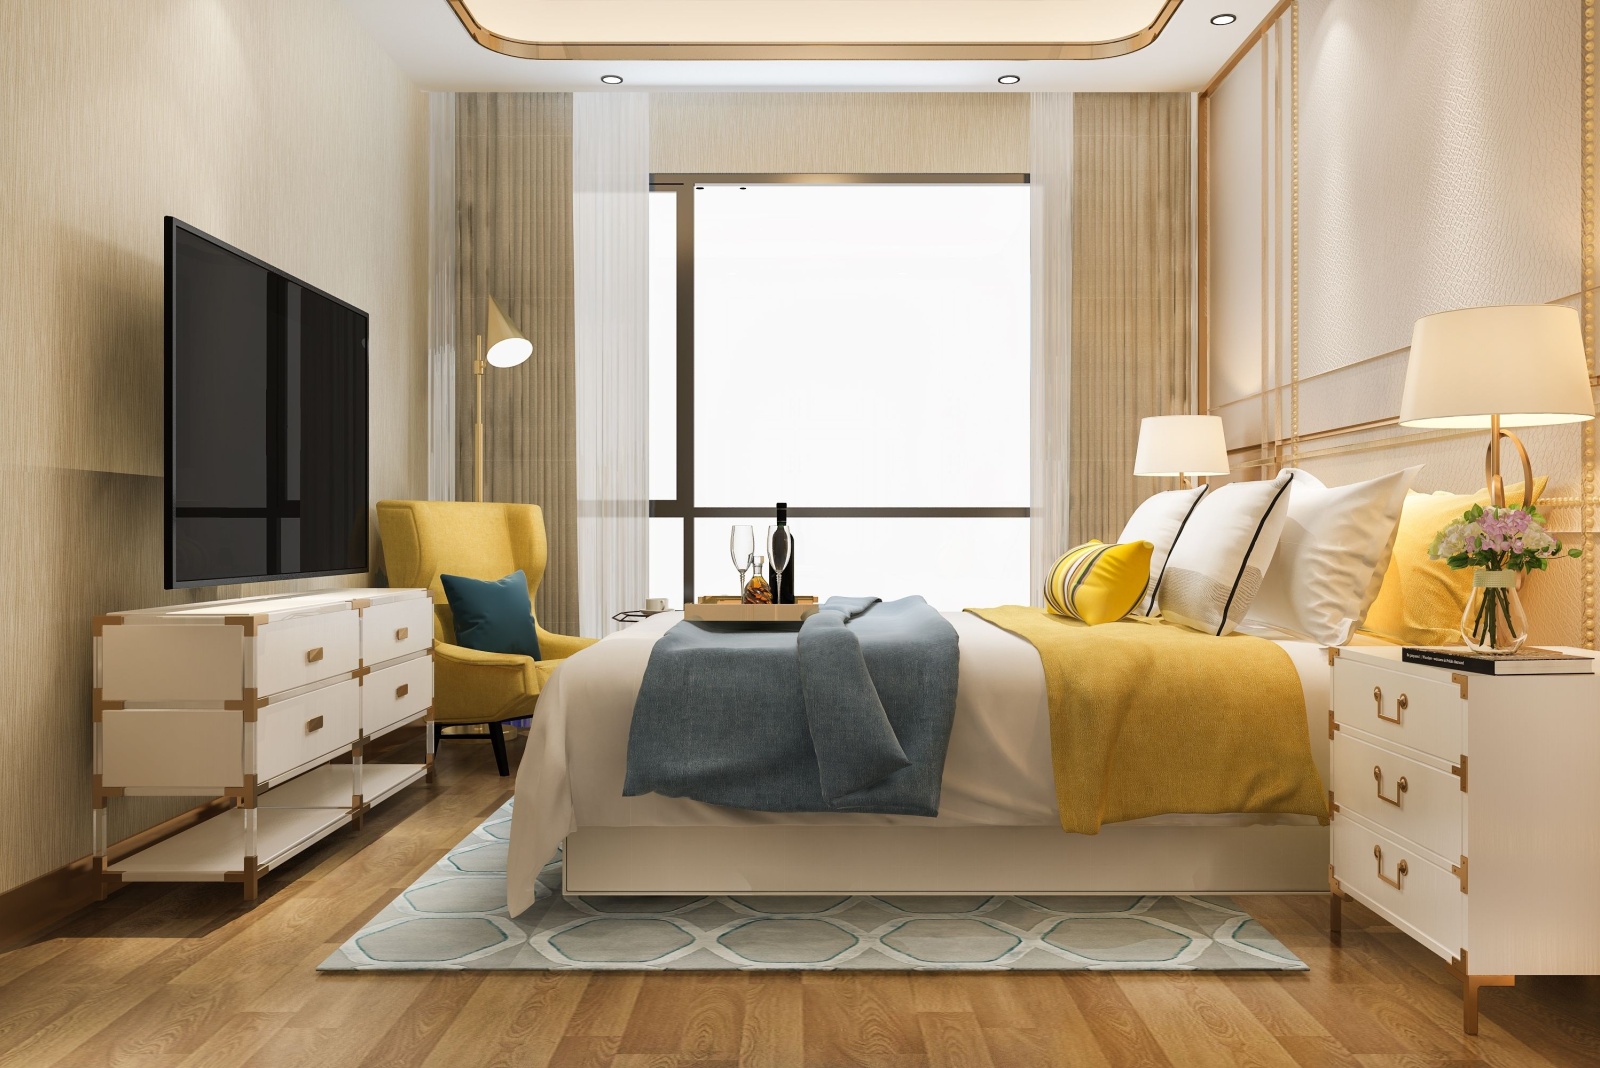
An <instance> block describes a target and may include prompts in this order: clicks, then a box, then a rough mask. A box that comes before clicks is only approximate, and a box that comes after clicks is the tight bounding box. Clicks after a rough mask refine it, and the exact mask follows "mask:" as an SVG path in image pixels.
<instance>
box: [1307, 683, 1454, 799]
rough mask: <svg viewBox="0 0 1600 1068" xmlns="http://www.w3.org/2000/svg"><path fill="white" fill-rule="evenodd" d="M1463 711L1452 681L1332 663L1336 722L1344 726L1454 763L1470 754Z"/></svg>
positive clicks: (1334, 716)
mask: <svg viewBox="0 0 1600 1068" xmlns="http://www.w3.org/2000/svg"><path fill="white" fill-rule="evenodd" d="M1465 711H1466V702H1465V701H1463V700H1462V698H1461V688H1460V687H1459V686H1457V685H1456V684H1455V683H1453V682H1451V681H1449V680H1448V679H1439V680H1435V679H1424V678H1418V677H1417V676H1416V675H1408V674H1404V673H1402V672H1399V671H1391V670H1389V669H1387V668H1381V667H1374V666H1372V665H1370V664H1363V663H1361V662H1359V661H1356V660H1346V659H1340V660H1336V661H1334V668H1333V718H1334V719H1335V720H1336V721H1337V722H1339V723H1340V724H1342V725H1344V726H1347V727H1355V728H1356V729H1358V730H1363V731H1366V732H1367V733H1368V734H1372V735H1375V736H1377V737H1379V738H1381V739H1383V740H1384V741H1386V742H1393V743H1395V744H1396V745H1404V746H1409V747H1410V748H1412V749H1416V750H1418V751H1420V752H1423V753H1427V754H1428V755H1430V756H1436V757H1438V758H1439V759H1440V760H1449V761H1452V762H1454V761H1458V760H1460V759H1461V754H1462V753H1463V752H1465V751H1466V749H1465V746H1464V745H1463V744H1462V743H1463V739H1464V737H1465V723H1466V716H1465ZM1370 771H1371V769H1370V768H1369V769H1368V772H1369V773H1370Z"/></svg>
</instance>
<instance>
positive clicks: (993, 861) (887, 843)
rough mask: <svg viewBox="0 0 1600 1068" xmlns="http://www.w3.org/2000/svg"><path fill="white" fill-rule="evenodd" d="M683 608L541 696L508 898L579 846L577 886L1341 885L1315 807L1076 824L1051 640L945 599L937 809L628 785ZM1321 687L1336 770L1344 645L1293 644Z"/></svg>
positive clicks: (947, 889) (1322, 752)
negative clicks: (652, 673)
mask: <svg viewBox="0 0 1600 1068" xmlns="http://www.w3.org/2000/svg"><path fill="white" fill-rule="evenodd" d="M681 618H682V617H681V616H680V615H678V614H676V613H669V614H664V615H658V616H654V617H651V618H649V619H646V620H645V621H643V622H641V623H638V624H635V625H634V626H632V627H629V628H627V629H625V630H623V631H621V632H618V633H616V634H613V635H611V636H609V637H607V638H606V639H605V640H604V641H602V642H600V643H599V644H597V645H595V646H594V647H592V648H591V649H588V650H586V651H584V652H583V653H581V654H580V655H578V656H576V657H573V658H571V659H570V660H569V661H567V662H566V663H564V664H563V666H562V667H561V668H560V669H559V670H558V671H557V672H556V673H555V675H554V676H553V677H552V678H551V680H550V682H549V683H548V685H547V686H546V688H545V690H544V692H543V694H542V695H541V697H540V701H539V713H538V716H537V717H536V718H535V720H534V725H533V729H532V731H531V733H530V735H529V738H528V743H527V748H526V750H525V753H524V756H523V759H522V764H521V767H520V769H519V772H518V776H517V784H516V805H515V809H514V813H515V815H514V818H513V824H512V835H511V842H510V856H509V875H508V885H507V893H508V902H509V906H510V910H511V912H512V914H513V915H515V914H517V913H520V912H521V911H522V910H524V909H526V908H527V907H528V906H529V905H531V904H532V903H533V901H534V896H535V892H536V891H535V886H536V883H535V879H536V876H537V874H538V872H539V870H540V868H541V867H543V865H544V864H545V863H546V861H548V860H549V858H550V857H551V856H552V855H553V854H554V853H555V851H556V849H557V848H558V847H559V846H562V845H563V844H564V845H565V858H564V859H565V863H564V866H563V871H564V885H563V891H564V892H565V893H567V894H582V895H591V896H606V895H644V896H650V895H681V894H689V895H704V894H797V893H804V894H889V893H892V894H954V893H974V892H982V893H1013V894H1071V893H1122V892H1126V893H1141V894H1148V893H1248V892H1291V891H1318V890H1326V888H1327V865H1328V831H1327V828H1326V826H1323V825H1321V824H1320V823H1319V821H1318V820H1316V819H1315V818H1313V817H1308V816H1285V815H1259V814H1215V815H1168V816H1160V817H1152V818H1148V819H1142V820H1135V821H1129V822H1125V823H1119V824H1112V825H1108V826H1106V827H1105V828H1103V829H1102V830H1101V832H1100V833H1099V834H1097V835H1081V834H1066V833H1064V832H1063V831H1062V830H1061V827H1060V822H1059V813H1058V811H1057V808H1056V794H1055V790H1054V786H1053V778H1052V767H1051V759H1050V730H1049V714H1048V709H1047V702H1046V692H1045V679H1044V670H1043V667H1042V665H1041V662H1040V659H1039V653H1038V652H1037V651H1036V650H1035V649H1034V647H1033V646H1032V645H1030V644H1029V643H1028V642H1027V641H1025V640H1023V639H1022V638H1019V637H1016V636H1014V635H1013V634H1011V633H1008V632H1007V631H1005V630H1002V629H1001V628H999V627H997V626H994V625H992V624H990V623H988V622H986V621H984V620H983V619H980V618H978V617H977V616H975V615H971V614H968V613H946V614H945V615H944V618H946V619H947V620H948V621H949V623H950V624H951V626H953V627H954V628H955V630H956V633H957V635H958V638H959V645H960V654H959V655H960V672H959V684H958V688H957V695H956V715H955V723H954V727H953V729H952V731H951V736H950V746H949V753H948V756H947V758H946V761H945V767H944V775H943V783H942V796H941V800H940V806H939V814H938V816H937V817H932V818H929V817H917V816H896V815H877V814H865V813H823V812H818V813H783V814H778V813H764V812H751V811H744V810H738V809H730V808H723V807H718V806H714V805H708V804H703V803H700V802H697V801H692V800H685V799H682V798H669V797H663V796H659V795H654V794H650V795H644V796H636V797H625V796H623V780H624V775H625V771H626V764H627V749H628V734H629V725H630V721H631V717H632V712H633V705H634V699H635V696H636V695H637V693H638V690H639V685H640V682H641V679H642V678H643V676H644V672H645V667H646V664H647V663H648V661H649V658H650V651H651V647H652V646H653V645H654V643H655V642H656V641H657V640H658V639H659V638H660V637H661V636H662V635H663V634H664V633H665V632H666V630H667V629H668V628H669V627H671V626H672V625H673V624H675V623H677V622H678V621H679V620H681ZM1277 644H1279V645H1280V646H1281V647H1282V648H1283V649H1284V651H1285V652H1286V653H1287V654H1288V656H1289V658H1290V659H1291V660H1292V662H1293V664H1294V668H1295V670H1296V672H1297V673H1298V675H1299V678H1300V683H1301V688H1302V690H1303V693H1304V696H1305V708H1306V717H1307V721H1308V729H1309V734H1310V739H1311V746H1312V758H1313V761H1314V763H1315V765H1316V768H1317V770H1318V772H1319V773H1320V774H1321V775H1322V776H1323V779H1324V781H1326V773H1327V761H1328V751H1327V750H1328V742H1327V709H1328V707H1329V705H1328V678H1329V670H1328V659H1327V652H1326V650H1325V649H1324V648H1322V647H1320V646H1318V645H1315V644H1313V643H1309V642H1298V641H1282V642H1278V643H1277Z"/></svg>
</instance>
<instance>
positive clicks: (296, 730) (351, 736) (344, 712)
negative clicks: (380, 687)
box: [256, 679, 361, 784]
mask: <svg viewBox="0 0 1600 1068" xmlns="http://www.w3.org/2000/svg"><path fill="white" fill-rule="evenodd" d="M360 729H361V687H360V685H359V684H358V683H357V681H356V680H355V679H348V680H346V681H344V682H339V683H335V684H334V685H332V686H324V687H321V688H320V689H316V690H311V691H310V692H308V693H303V694H300V695H299V696H298V697H291V698H288V699H287V700H284V701H273V702H269V703H268V704H266V705H264V706H262V708H261V709H260V711H259V712H258V713H257V721H256V780H257V782H258V783H262V784H264V783H266V782H267V781H269V780H271V779H275V778H277V777H278V776H280V775H282V774H283V773H284V772H286V771H291V770H293V769H294V768H297V767H299V766H301V765H302V764H308V763H310V762H311V761H314V760H319V759H321V758H323V757H326V756H331V755H333V754H335V753H337V752H339V751H340V750H341V749H344V748H346V747H347V746H349V745H350V744H351V743H352V742H354V741H355V740H356V735H357V734H358V733H359V731H360Z"/></svg>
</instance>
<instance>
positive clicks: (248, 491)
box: [166, 216, 367, 589]
mask: <svg viewBox="0 0 1600 1068" xmlns="http://www.w3.org/2000/svg"><path fill="white" fill-rule="evenodd" d="M366 570H367V315H366V313H365V312H363V311H361V310H360V309H358V308H355V307H353V306H351V305H349V304H347V303H345V302H344V301H342V300H339V299H338V298H336V297H333V296H331V295H329V294H327V293H324V292H323V291H322V290H320V289H317V288H316V287H314V286H310V285H307V284H306V283H305V282H302V281H300V280H299V279H297V278H293V277H290V276H289V275H287V274H285V273H283V272H282V271H279V270H276V269H275V268H273V267H271V266H269V265H268V264H265V263H263V262H261V261H260V260H258V259H256V258H255V257H254V256H250V255H247V254H245V253H243V252H241V251H239V250H238V249H236V248H233V247H232V246H230V245H227V244H224V243H223V242H221V241H219V240H217V239H216V238H214V237H211V236H209V235H207V234H204V233H202V232H201V231H199V230H197V229H195V228H194V227H192V226H190V225H188V224H187V223H184V222H181V221H179V220H177V219H174V218H171V217H170V216H169V217H168V218H167V221H166V584H167V588H168V589H173V588H176V587H180V586H215V585H219V584H222V583H233V582H253V581H258V580H263V579H281V578H304V577H308V576H313V575H339V574H349V573H352V572H361V571H366Z"/></svg>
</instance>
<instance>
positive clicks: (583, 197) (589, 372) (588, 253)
mask: <svg viewBox="0 0 1600 1068" xmlns="http://www.w3.org/2000/svg"><path fill="white" fill-rule="evenodd" d="M649 196H650V108H649V97H648V96H647V95H646V94H644V93H574V94H573V97H572V260H573V304H574V312H575V315H574V334H575V338H574V340H575V342H576V368H575V385H576V391H577V468H578V626H579V631H580V632H581V633H582V634H585V635H588V636H590V637H599V636H600V635H603V634H607V633H609V632H611V631H612V630H614V629H616V624H614V623H612V622H611V616H612V614H613V613H615V612H618V611H620V610H622V609H625V608H643V607H644V598H645V590H646V576H647V570H648V565H649V535H648V526H647V524H648V522H649V519H648V514H649V498H648V488H649V487H648V476H649V466H648V456H649V449H648V432H649V410H648V406H649V370H650V367H649V341H650V334H649V312H650V306H649V292H650V286H649V247H650V214H649V212H650V203H649Z"/></svg>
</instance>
